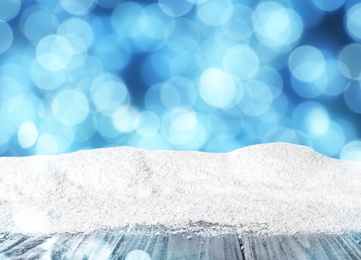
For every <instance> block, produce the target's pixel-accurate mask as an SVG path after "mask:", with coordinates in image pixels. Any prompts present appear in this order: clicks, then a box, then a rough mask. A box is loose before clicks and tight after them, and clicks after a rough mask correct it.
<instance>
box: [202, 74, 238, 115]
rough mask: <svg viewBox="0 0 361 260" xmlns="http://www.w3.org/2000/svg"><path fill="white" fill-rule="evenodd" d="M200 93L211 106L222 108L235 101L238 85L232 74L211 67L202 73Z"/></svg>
mask: <svg viewBox="0 0 361 260" xmlns="http://www.w3.org/2000/svg"><path fill="white" fill-rule="evenodd" d="M199 94H200V96H201V97H202V98H203V100H204V101H205V102H206V103H207V104H209V105H210V106H214V107H219V108H222V107H226V106H227V105H229V104H230V103H231V102H232V101H233V99H234V97H235V95H236V85H235V82H234V80H233V78H232V76H231V75H229V74H228V73H226V72H224V71H222V70H220V69H217V68H211V69H208V70H206V71H204V72H203V74H202V75H201V78H200V82H199Z"/></svg>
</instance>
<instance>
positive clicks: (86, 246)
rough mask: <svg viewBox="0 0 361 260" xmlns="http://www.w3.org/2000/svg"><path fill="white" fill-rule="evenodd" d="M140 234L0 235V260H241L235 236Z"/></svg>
mask: <svg viewBox="0 0 361 260" xmlns="http://www.w3.org/2000/svg"><path fill="white" fill-rule="evenodd" d="M148 231H149V230H148ZM143 233H144V234H142V232H139V231H137V232H132V231H129V232H114V231H101V232H93V233H89V234H84V233H80V234H53V235H49V236H25V235H19V234H1V233H0V259H1V260H3V259H6V260H13V259H14V260H18V259H19V260H20V259H39V258H40V259H57V260H58V259H64V260H65V259H88V260H90V259H125V258H126V257H127V255H128V254H131V253H132V252H133V253H134V251H135V250H142V251H143V252H144V255H146V256H149V257H150V259H171V260H176V259H182V260H187V259H216V260H218V259H219V260H222V259H224V260H226V259H227V260H228V259H229V260H233V259H234V260H239V259H243V258H242V252H241V247H240V244H239V239H238V236H237V234H228V235H224V236H221V237H201V236H193V237H190V234H179V235H164V234H163V235H154V234H153V235H152V234H149V232H143ZM142 251H137V252H138V253H139V252H142ZM145 260H146V259H145Z"/></svg>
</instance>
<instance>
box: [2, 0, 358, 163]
mask: <svg viewBox="0 0 361 260" xmlns="http://www.w3.org/2000/svg"><path fill="white" fill-rule="evenodd" d="M360 17H361V4H359V3H358V1H343V0H335V1H326V0H313V1H311V0H310V1H303V0H296V1H287V0H279V1H235V0H233V1H231V0H225V1H217V0H208V1H207V0H199V1H196V0H182V1H171V0H159V1H136V2H135V1H134V2H131V1H120V0H98V1H95V0H79V1H73V0H71V1H70V0H59V1H55V0H38V1H35V0H32V1H31V0H28V1H20V0H2V1H1V2H0V154H1V155H6V156H19V155H20V156H24V155H33V154H59V153H65V152H71V151H76V150H81V149H90V148H99V147H110V146H125V145H127V146H134V147H140V148H145V149H173V150H199V151H207V152H227V151H232V150H234V149H238V148H241V147H244V146H248V145H252V144H258V143H268V142H276V141H282V142H290V143H296V144H302V145H307V146H310V147H313V148H314V149H315V150H317V151H318V152H320V153H322V154H325V155H327V156H331V157H335V158H342V159H352V160H359V159H360V158H361V139H360V136H361V130H360V127H359V126H360V123H359V121H360V118H361V117H360V113H361V105H360V100H361V85H360V79H361V65H360V63H361V62H360V61H361V44H360V42H361V19H360Z"/></svg>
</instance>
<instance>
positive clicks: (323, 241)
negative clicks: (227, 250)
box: [241, 233, 361, 260]
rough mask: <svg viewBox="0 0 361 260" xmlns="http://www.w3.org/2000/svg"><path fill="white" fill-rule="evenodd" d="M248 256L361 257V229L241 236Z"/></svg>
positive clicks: (252, 257)
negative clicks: (341, 231)
mask: <svg viewBox="0 0 361 260" xmlns="http://www.w3.org/2000/svg"><path fill="white" fill-rule="evenodd" d="M241 242H242V246H243V250H244V251H243V252H244V258H245V259H246V260H248V259H252V260H253V259H255V260H256V259H262V260H263V259H317V260H319V259H321V260H322V259H345V260H346V259H350V260H354V259H361V233H354V234H344V235H310V236H294V237H292V236H274V237H267V238H259V237H256V236H247V235H242V236H241Z"/></svg>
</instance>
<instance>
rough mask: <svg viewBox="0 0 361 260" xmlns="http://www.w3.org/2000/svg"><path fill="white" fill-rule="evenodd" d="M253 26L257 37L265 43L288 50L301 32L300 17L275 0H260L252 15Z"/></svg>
mask: <svg viewBox="0 0 361 260" xmlns="http://www.w3.org/2000/svg"><path fill="white" fill-rule="evenodd" d="M253 23H254V27H255V31H256V35H257V37H258V39H259V40H260V41H261V42H262V43H263V44H265V45H267V46H270V47H274V48H281V49H279V50H280V51H285V50H288V47H289V46H290V45H292V44H293V43H295V42H297V41H298V39H299V38H300V37H301V35H302V32H303V23H302V19H301V17H300V16H299V15H298V14H297V13H296V12H295V11H293V10H291V9H288V8H285V7H284V6H283V5H281V4H280V3H277V2H272V1H267V2H261V3H260V4H259V5H258V6H257V8H256V10H255V15H254V22H253Z"/></svg>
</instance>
